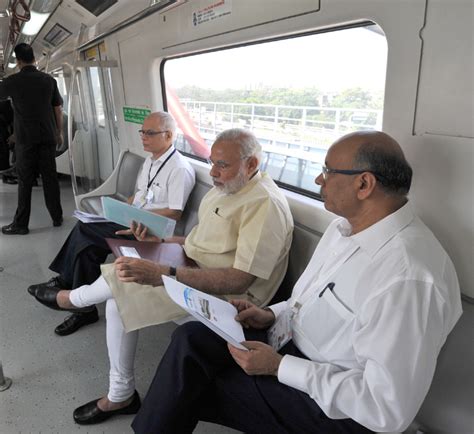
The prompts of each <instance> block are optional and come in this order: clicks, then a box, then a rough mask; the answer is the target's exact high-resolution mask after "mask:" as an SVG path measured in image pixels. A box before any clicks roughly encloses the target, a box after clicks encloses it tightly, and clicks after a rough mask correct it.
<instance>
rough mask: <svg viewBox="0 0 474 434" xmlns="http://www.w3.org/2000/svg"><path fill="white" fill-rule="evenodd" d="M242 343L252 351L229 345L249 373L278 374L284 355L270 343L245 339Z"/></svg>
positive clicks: (237, 359)
mask: <svg viewBox="0 0 474 434" xmlns="http://www.w3.org/2000/svg"><path fill="white" fill-rule="evenodd" d="M242 344H243V345H244V346H245V347H247V348H248V349H249V350H250V351H242V350H239V349H237V348H234V347H233V346H232V345H228V347H229V351H230V354H231V356H232V357H233V358H234V360H235V362H236V363H237V364H238V365H239V366H240V367H241V368H242V369H243V370H244V371H245V373H246V374H248V375H277V374H278V367H279V366H280V362H281V359H282V358H283V356H282V355H280V354H278V353H277V352H276V351H275V350H274V349H273V348H272V347H271V346H270V345H267V344H265V343H263V342H259V341H245V342H242Z"/></svg>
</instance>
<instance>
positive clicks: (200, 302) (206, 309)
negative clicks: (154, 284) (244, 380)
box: [163, 276, 248, 351]
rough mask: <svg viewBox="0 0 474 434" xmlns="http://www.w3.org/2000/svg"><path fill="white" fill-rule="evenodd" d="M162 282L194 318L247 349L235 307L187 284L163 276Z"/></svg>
mask: <svg viewBox="0 0 474 434" xmlns="http://www.w3.org/2000/svg"><path fill="white" fill-rule="evenodd" d="M163 284H164V285H165V289H166V292H167V293H168V295H169V296H170V298H171V299H172V300H173V301H174V302H175V303H176V304H178V305H179V306H181V307H182V308H183V309H184V310H186V311H187V312H189V313H190V314H191V315H192V316H193V317H194V318H196V319H197V320H198V321H200V322H202V323H203V324H204V325H206V326H207V327H209V328H210V329H211V330H212V331H214V332H215V333H217V334H218V335H219V336H220V337H221V338H223V339H225V340H226V341H227V342H229V344H231V345H233V346H234V347H237V348H239V349H241V350H246V351H248V350H247V348H245V347H244V346H243V345H242V344H241V342H243V341H245V336H244V330H243V328H242V325H241V324H240V323H238V322H237V321H236V320H235V316H236V315H237V313H238V312H237V309H236V308H235V307H234V306H232V305H231V304H230V303H229V302H228V301H225V300H221V299H220V298H217V297H214V296H212V295H209V294H206V293H204V292H201V291H198V290H197V289H194V288H191V287H189V286H188V285H184V284H183V283H180V282H177V281H176V280H174V279H172V278H170V277H168V276H163Z"/></svg>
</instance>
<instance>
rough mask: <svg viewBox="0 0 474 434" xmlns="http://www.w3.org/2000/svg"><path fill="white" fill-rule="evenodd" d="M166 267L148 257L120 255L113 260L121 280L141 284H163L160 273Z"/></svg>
mask: <svg viewBox="0 0 474 434" xmlns="http://www.w3.org/2000/svg"><path fill="white" fill-rule="evenodd" d="M167 269H168V267H166V266H163V265H160V264H155V263H154V262H152V261H149V260H148V259H137V258H129V257H126V256H121V257H120V258H117V259H116V260H115V272H116V274H117V277H118V278H119V280H121V281H122V282H135V283H140V284H142V285H152V286H159V285H163V281H162V279H161V275H162V274H166V271H167Z"/></svg>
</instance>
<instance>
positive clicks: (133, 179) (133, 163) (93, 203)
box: [80, 151, 145, 215]
mask: <svg viewBox="0 0 474 434" xmlns="http://www.w3.org/2000/svg"><path fill="white" fill-rule="evenodd" d="M144 161H145V159H144V158H143V157H141V156H140V155H137V154H134V153H133V152H130V151H127V152H125V153H124V154H123V156H122V158H121V159H120V160H119V167H118V168H116V169H115V170H114V172H113V173H112V175H111V177H110V178H109V179H111V178H112V177H114V178H115V181H116V185H115V192H114V193H112V194H106V195H104V194H100V195H91V196H87V197H84V198H83V199H82V200H81V203H80V206H81V208H82V209H83V210H84V211H86V212H89V213H91V214H99V215H102V213H103V211H102V202H101V197H102V196H108V197H113V198H114V199H117V200H120V201H122V202H125V201H126V200H127V199H128V198H129V197H130V196H132V195H133V194H134V193H135V186H136V183H137V177H138V173H139V172H140V168H141V167H142V165H143V162H144ZM107 181H108V180H107ZM107 181H106V183H107ZM99 190H100V187H99Z"/></svg>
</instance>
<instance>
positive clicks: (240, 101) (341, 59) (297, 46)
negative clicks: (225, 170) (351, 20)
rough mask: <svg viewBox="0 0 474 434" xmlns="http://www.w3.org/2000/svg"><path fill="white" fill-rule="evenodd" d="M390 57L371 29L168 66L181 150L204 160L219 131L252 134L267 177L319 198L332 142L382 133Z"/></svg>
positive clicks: (292, 40)
mask: <svg viewBox="0 0 474 434" xmlns="http://www.w3.org/2000/svg"><path fill="white" fill-rule="evenodd" d="M386 59H387V44H386V39H385V36H384V33H383V32H382V30H381V29H380V27H378V26H377V25H375V24H372V23H366V25H361V26H358V27H351V28H338V29H334V30H331V31H325V32H323V33H315V34H310V35H304V36H297V37H292V38H288V39H280V40H273V41H269V42H263V43H258V44H252V45H245V46H240V47H235V48H230V49H225V50H219V51H212V52H206V53H200V54H195V55H190V56H186V57H178V58H172V59H167V60H166V61H165V62H164V63H163V64H162V68H163V75H162V76H163V78H164V79H163V82H164V85H165V87H166V98H167V107H168V109H169V111H170V112H171V113H172V114H173V115H174V116H175V118H176V119H177V121H178V125H179V127H180V129H181V134H179V136H178V141H177V147H178V148H179V149H181V150H182V151H184V152H186V153H188V154H193V155H197V156H198V157H199V156H200V157H206V155H205V154H206V153H208V152H209V151H208V149H206V147H208V146H209V145H210V144H211V143H212V141H213V139H214V137H215V136H216V134H218V133H219V132H220V131H223V130H225V129H227V128H231V127H243V128H249V129H251V130H252V131H253V132H254V133H255V134H256V135H257V137H258V139H259V140H260V142H261V143H262V146H263V149H264V158H263V161H262V169H263V170H265V171H267V172H268V173H269V174H270V175H271V176H272V177H273V178H274V179H275V180H276V181H278V182H279V183H280V184H282V185H283V186H286V187H288V188H290V189H296V190H297V191H300V192H302V193H303V194H307V195H310V196H316V197H317V196H318V194H319V187H318V186H317V185H315V183H314V179H315V177H316V176H317V175H318V174H319V173H320V169H321V164H322V163H323V161H324V158H325V154H326V150H327V149H328V147H329V146H330V145H331V143H332V142H333V141H334V140H335V139H337V138H338V137H340V136H342V135H344V134H346V133H348V132H351V131H357V130H362V129H380V128H381V127H382V110H383V97H384V86H385V69H386ZM190 120H191V121H192V122H189V121H190Z"/></svg>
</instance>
